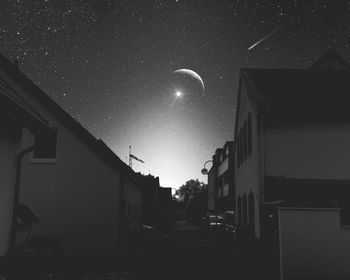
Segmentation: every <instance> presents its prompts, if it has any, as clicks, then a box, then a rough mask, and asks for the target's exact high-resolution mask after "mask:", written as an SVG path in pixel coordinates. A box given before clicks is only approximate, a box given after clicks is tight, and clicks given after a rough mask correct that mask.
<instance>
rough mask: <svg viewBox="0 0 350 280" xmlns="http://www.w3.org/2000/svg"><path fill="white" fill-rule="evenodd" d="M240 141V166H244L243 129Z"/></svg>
mask: <svg viewBox="0 0 350 280" xmlns="http://www.w3.org/2000/svg"><path fill="white" fill-rule="evenodd" d="M239 136H240V137H239V141H240V143H241V145H240V149H239V162H240V164H242V163H243V145H244V144H243V131H242V128H241V130H240V132H239Z"/></svg>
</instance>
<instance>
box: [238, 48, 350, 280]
mask: <svg viewBox="0 0 350 280" xmlns="http://www.w3.org/2000/svg"><path fill="white" fill-rule="evenodd" d="M349 77H350V67H349V65H348V64H347V63H346V62H345V61H344V60H343V59H342V58H341V57H340V56H339V55H338V54H337V53H335V52H334V51H330V52H328V53H327V54H326V55H325V56H323V57H322V58H320V59H319V60H318V61H317V62H316V63H315V64H314V65H313V66H312V67H311V68H309V69H305V70H301V69H300V70H299V69H242V70H241V73H240V82H239V96H238V104H237V117H236V124H235V139H236V140H235V167H236V171H235V183H236V209H237V215H236V217H237V221H238V222H239V224H240V225H241V227H242V228H244V229H246V230H247V231H246V232H247V233H251V234H252V236H254V237H255V238H259V239H263V240H265V241H271V242H272V243H271V245H278V246H276V247H275V248H279V250H280V251H279V253H280V254H281V255H280V260H281V267H283V269H281V277H282V278H283V279H300V278H298V277H301V275H304V276H305V275H309V276H310V277H311V276H312V277H316V276H317V275H320V274H322V273H320V272H321V270H322V269H323V270H322V271H324V270H327V274H322V275H323V277H325V278H332V277H331V276H332V271H333V272H334V273H335V274H336V273H337V270H334V269H337V268H336V267H337V266H336V265H338V267H342V268H341V269H340V268H339V269H340V270H339V273H340V274H341V275H347V276H348V275H349V270H348V269H347V268H346V267H350V263H349V262H348V261H346V260H348V259H349V258H348V256H345V255H342V256H340V255H334V254H335V253H336V251H335V250H333V249H332V248H340V247H344V246H345V248H347V251H348V252H349V251H350V236H349V238H347V237H346V236H347V234H348V233H345V232H344V231H343V230H342V228H341V227H343V229H344V226H345V225H346V224H348V223H349V213H350V211H349V210H350V196H349V195H350V172H349V168H348V166H349V165H350V148H349V142H350V110H349V106H348V105H349V96H350V95H349V93H350V79H349ZM322 209H323V210H322ZM332 209H333V210H332ZM337 215H338V216H337ZM322 217H323V218H324V222H325V224H324V225H318V224H317V225H316V224H315V222H317V223H318V222H320V223H322ZM331 219H337V220H332V222H331V223H330V222H329V221H330V220H331ZM337 240H338V241H339V242H340V243H339V244H334V246H328V245H327V244H332V243H334V242H338V241H337ZM293 244H294V245H293ZM295 244H304V245H305V246H299V245H298V246H297V247H295ZM293 246H294V247H293ZM271 248H272V247H271ZM303 249H305V250H306V251H303ZM307 250H308V251H307ZM345 251H346V250H345ZM339 252H340V251H339ZM321 255H323V256H325V257H322V258H320V256H321ZM327 256H328V257H329V258H328V257H327ZM327 258H328V259H329V260H331V261H329V262H328V263H327V261H326V260H327ZM297 260H298V261H297ZM315 263H317V267H320V269H321V270H317V269H316V270H315V266H314V264H315ZM282 264H283V265H282ZM335 264H336V265H335ZM345 264H346V265H345ZM330 265H332V267H330ZM333 265H335V266H334V267H333ZM303 273H304V274H303ZM334 273H333V276H334V275H335V274H334ZM342 273H344V274H342ZM340 274H339V275H340ZM324 275H327V277H326V276H324ZM293 277H294V278H293ZM345 278H347V277H345ZM345 278H344V279H345ZM313 279H316V278H313ZM337 279H338V278H337ZM339 279H340V278H339Z"/></svg>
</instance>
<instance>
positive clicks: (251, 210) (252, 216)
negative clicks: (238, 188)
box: [248, 192, 255, 224]
mask: <svg viewBox="0 0 350 280" xmlns="http://www.w3.org/2000/svg"><path fill="white" fill-rule="evenodd" d="M248 205H249V223H250V224H254V222H255V213H254V212H255V204H254V193H253V192H249V195H248Z"/></svg>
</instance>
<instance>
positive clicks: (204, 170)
mask: <svg viewBox="0 0 350 280" xmlns="http://www.w3.org/2000/svg"><path fill="white" fill-rule="evenodd" d="M209 162H213V160H211V159H210V160H207V161H206V162H205V163H204V166H203V168H202V170H201V172H202V174H203V175H208V169H206V168H205V165H206V164H207V163H209Z"/></svg>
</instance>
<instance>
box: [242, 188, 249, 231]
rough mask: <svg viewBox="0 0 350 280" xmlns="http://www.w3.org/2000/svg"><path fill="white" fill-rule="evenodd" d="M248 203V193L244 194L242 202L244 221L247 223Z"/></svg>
mask: <svg viewBox="0 0 350 280" xmlns="http://www.w3.org/2000/svg"><path fill="white" fill-rule="evenodd" d="M247 207H248V205H247V195H246V194H244V195H243V202H242V212H243V223H244V224H246V223H247V218H248V217H247V214H248V213H247V212H248V208H247Z"/></svg>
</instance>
